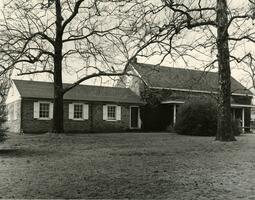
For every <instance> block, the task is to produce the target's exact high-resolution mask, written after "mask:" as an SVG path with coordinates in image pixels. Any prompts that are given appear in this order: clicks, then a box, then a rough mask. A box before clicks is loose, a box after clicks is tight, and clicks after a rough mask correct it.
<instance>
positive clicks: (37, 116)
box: [34, 102, 39, 119]
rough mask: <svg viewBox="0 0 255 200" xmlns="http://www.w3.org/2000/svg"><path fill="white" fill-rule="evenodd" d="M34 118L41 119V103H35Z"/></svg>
mask: <svg viewBox="0 0 255 200" xmlns="http://www.w3.org/2000/svg"><path fill="white" fill-rule="evenodd" d="M34 118H35V119H38V118H39V102H34Z"/></svg>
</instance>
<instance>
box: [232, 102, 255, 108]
mask: <svg viewBox="0 0 255 200" xmlns="http://www.w3.org/2000/svg"><path fill="white" fill-rule="evenodd" d="M231 107H233V108H255V106H254V105H245V104H235V103H233V104H231Z"/></svg>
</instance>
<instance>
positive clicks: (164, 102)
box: [161, 100, 185, 104]
mask: <svg viewBox="0 0 255 200" xmlns="http://www.w3.org/2000/svg"><path fill="white" fill-rule="evenodd" d="M161 103H162V104H168V103H175V104H183V103H185V102H184V101H176V100H169V101H162V102H161Z"/></svg>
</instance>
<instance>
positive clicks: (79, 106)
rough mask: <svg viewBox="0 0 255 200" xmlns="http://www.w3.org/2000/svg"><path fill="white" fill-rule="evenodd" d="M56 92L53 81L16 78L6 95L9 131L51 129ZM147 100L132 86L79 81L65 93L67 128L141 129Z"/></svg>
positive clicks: (89, 130)
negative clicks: (107, 85) (142, 113)
mask: <svg viewBox="0 0 255 200" xmlns="http://www.w3.org/2000/svg"><path fill="white" fill-rule="evenodd" d="M66 86H67V85H66ZM53 95H54V92H53V83H51V82H39V81H25V80H13V81H12V86H11V88H10V90H9V93H8V96H7V99H6V104H7V108H8V121H7V123H6V125H7V127H8V128H9V131H11V132H17V133H19V132H24V133H43V132H48V131H51V128H52V118H53ZM143 104H144V102H143V101H142V100H141V98H140V97H139V96H138V95H136V94H135V93H134V92H132V91H131V90H130V89H129V88H119V87H103V86H89V85H79V86H77V87H75V88H73V89H72V90H70V91H69V92H67V93H66V94H65V95H64V129H65V131H66V132H70V133H71V132H76V133H85V132H120V131H128V130H133V129H140V127H141V120H140V114H139V113H140V105H143Z"/></svg>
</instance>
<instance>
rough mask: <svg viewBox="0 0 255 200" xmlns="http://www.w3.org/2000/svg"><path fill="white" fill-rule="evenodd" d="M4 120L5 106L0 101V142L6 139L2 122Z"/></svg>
mask: <svg viewBox="0 0 255 200" xmlns="http://www.w3.org/2000/svg"><path fill="white" fill-rule="evenodd" d="M5 122H6V106H5V104H4V103H3V102H0V142H3V141H5V140H6V131H7V129H6V128H5V127H4V123H5Z"/></svg>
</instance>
